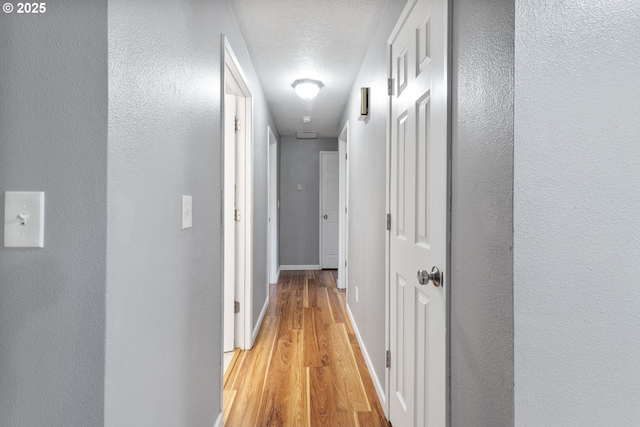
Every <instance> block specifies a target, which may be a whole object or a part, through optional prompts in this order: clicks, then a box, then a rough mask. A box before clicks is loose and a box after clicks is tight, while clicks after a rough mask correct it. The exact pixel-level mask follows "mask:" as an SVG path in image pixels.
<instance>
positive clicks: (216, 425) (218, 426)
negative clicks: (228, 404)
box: [213, 412, 222, 427]
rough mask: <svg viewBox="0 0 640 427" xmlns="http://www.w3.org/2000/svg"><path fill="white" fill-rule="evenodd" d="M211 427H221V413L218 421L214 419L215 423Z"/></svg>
mask: <svg viewBox="0 0 640 427" xmlns="http://www.w3.org/2000/svg"><path fill="white" fill-rule="evenodd" d="M213 427H222V412H220V413H219V414H218V419H216V423H215V424H214V425H213Z"/></svg>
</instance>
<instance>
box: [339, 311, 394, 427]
mask: <svg viewBox="0 0 640 427" xmlns="http://www.w3.org/2000/svg"><path fill="white" fill-rule="evenodd" d="M347 315H348V316H349V320H350V321H351V326H352V327H353V331H354V332H355V333H356V339H357V340H358V345H360V350H362V356H363V357H364V361H365V363H366V364H367V368H368V369H369V374H370V375H371V379H372V380H373V386H374V387H375V388H376V393H377V394H378V399H380V404H381V405H382V409H383V410H384V415H385V416H386V417H387V418H389V413H388V409H387V408H388V407H389V405H387V396H386V395H385V393H384V387H383V386H382V383H380V378H378V375H377V374H376V371H375V369H373V363H372V362H371V357H369V352H368V351H367V347H366V346H365V345H364V341H363V340H362V337H361V336H360V331H359V330H358V325H357V324H356V321H355V319H354V318H353V314H352V313H351V307H349V304H347Z"/></svg>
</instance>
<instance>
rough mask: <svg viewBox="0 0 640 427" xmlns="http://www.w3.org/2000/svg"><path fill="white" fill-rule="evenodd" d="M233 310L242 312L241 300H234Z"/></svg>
mask: <svg viewBox="0 0 640 427" xmlns="http://www.w3.org/2000/svg"><path fill="white" fill-rule="evenodd" d="M233 312H234V313H236V314H237V313H240V301H234V302H233Z"/></svg>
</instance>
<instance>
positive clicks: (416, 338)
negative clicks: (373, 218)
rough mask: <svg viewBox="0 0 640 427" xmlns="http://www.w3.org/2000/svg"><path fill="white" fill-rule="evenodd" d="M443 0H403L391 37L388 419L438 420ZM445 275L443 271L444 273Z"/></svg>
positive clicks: (441, 390)
mask: <svg viewBox="0 0 640 427" xmlns="http://www.w3.org/2000/svg"><path fill="white" fill-rule="evenodd" d="M447 28H448V1H447V0H410V1H409V3H408V4H407V7H406V8H405V11H404V13H403V15H402V16H401V19H400V20H399V22H398V25H397V26H396V28H395V29H394V32H393V33H392V36H391V38H390V40H389V43H390V46H391V62H392V63H391V67H390V68H391V73H392V76H391V78H392V84H393V95H392V97H391V114H392V117H391V161H390V199H389V203H390V206H391V219H392V221H391V230H390V239H389V245H390V246H389V251H390V252H389V262H390V265H389V274H390V277H389V281H390V282H389V283H390V312H389V314H390V317H389V319H390V338H389V339H390V350H391V364H390V373H389V374H390V396H389V398H390V407H389V412H390V413H389V415H390V420H391V423H392V424H393V425H394V426H402V427H425V426H428V427H436V426H438V427H439V426H444V425H445V421H446V396H447V388H446V378H447V363H446V293H445V289H444V286H446V285H447V283H446V281H445V282H443V280H442V279H443V277H437V276H438V275H437V274H435V273H436V272H435V271H434V274H432V275H430V274H431V272H432V268H433V267H437V268H438V269H439V270H440V272H444V269H445V267H446V264H447V257H446V253H447V129H448V90H447V89H448V78H447V75H448V70H447V61H448V58H447V46H448V38H447V33H448V30H447ZM444 279H446V277H444Z"/></svg>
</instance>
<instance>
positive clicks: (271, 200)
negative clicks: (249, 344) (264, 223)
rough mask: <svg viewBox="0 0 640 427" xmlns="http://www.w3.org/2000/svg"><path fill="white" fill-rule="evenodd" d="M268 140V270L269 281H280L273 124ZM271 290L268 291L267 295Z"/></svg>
mask: <svg viewBox="0 0 640 427" xmlns="http://www.w3.org/2000/svg"><path fill="white" fill-rule="evenodd" d="M267 141H269V142H268V144H269V160H268V162H267V176H268V177H269V185H268V195H267V200H268V202H267V204H268V208H267V209H268V213H267V218H269V224H268V227H269V239H268V248H267V253H268V254H269V255H268V257H267V271H268V272H269V273H268V274H269V283H278V277H279V276H280V269H279V268H278V257H277V254H278V139H277V138H276V135H275V134H274V133H273V130H272V129H271V126H267ZM268 295H269V292H268V291H267V296H268Z"/></svg>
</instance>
